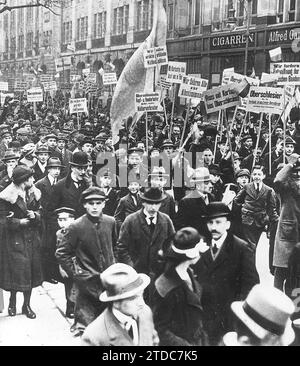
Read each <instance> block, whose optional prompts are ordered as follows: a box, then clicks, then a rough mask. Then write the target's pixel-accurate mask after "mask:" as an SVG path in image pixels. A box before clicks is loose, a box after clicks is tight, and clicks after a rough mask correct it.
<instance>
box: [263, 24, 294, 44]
mask: <svg viewBox="0 0 300 366" xmlns="http://www.w3.org/2000/svg"><path fill="white" fill-rule="evenodd" d="M295 40H300V29H299V28H295V29H278V30H276V31H274V30H272V31H270V32H269V33H268V44H274V43H279V44H281V43H288V42H289V41H290V42H292V41H295Z"/></svg>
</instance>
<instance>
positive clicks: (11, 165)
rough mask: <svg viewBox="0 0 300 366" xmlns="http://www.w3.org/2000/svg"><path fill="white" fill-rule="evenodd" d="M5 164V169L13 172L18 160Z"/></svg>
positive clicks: (8, 161)
mask: <svg viewBox="0 0 300 366" xmlns="http://www.w3.org/2000/svg"><path fill="white" fill-rule="evenodd" d="M5 164H6V167H7V169H10V170H13V169H15V167H16V166H17V165H18V160H17V159H11V160H7V162H6V163H5Z"/></svg>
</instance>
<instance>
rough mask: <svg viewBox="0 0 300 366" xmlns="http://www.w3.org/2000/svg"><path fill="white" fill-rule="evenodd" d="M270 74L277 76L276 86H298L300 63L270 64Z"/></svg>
mask: <svg viewBox="0 0 300 366" xmlns="http://www.w3.org/2000/svg"><path fill="white" fill-rule="evenodd" d="M270 73H271V74H275V75H277V76H278V81H277V84H278V85H285V84H291V85H300V62H279V63H271V65H270Z"/></svg>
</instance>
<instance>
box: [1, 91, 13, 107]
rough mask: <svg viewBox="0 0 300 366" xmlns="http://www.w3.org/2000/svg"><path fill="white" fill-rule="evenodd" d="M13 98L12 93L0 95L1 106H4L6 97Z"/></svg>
mask: <svg viewBox="0 0 300 366" xmlns="http://www.w3.org/2000/svg"><path fill="white" fill-rule="evenodd" d="M14 96H15V95H14V94H13V93H0V98H1V105H3V104H4V102H5V99H6V97H10V98H14Z"/></svg>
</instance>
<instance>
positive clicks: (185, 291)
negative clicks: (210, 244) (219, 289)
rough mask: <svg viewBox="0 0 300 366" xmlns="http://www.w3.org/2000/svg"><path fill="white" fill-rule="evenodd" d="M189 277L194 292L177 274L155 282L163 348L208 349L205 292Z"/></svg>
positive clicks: (157, 322)
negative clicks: (204, 303) (186, 347)
mask: <svg viewBox="0 0 300 366" xmlns="http://www.w3.org/2000/svg"><path fill="white" fill-rule="evenodd" d="M189 274H190V277H191V280H192V283H193V287H194V291H192V290H191V289H190V288H189V287H188V285H187V284H186V282H185V281H183V280H182V279H181V278H180V277H179V276H178V274H177V272H176V271H175V269H172V270H170V271H169V272H168V273H167V274H166V273H164V274H162V275H161V276H160V277H159V278H158V279H157V280H156V282H155V292H154V295H153V315H154V324H155V327H156V329H157V331H158V335H159V339H160V345H161V346H178V347H182V346H204V345H206V341H207V339H206V338H207V337H206V334H205V332H204V329H203V308H202V305H201V295H202V289H201V287H200V285H199V284H198V283H197V281H196V280H195V278H194V275H193V274H192V271H190V270H189Z"/></svg>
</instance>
